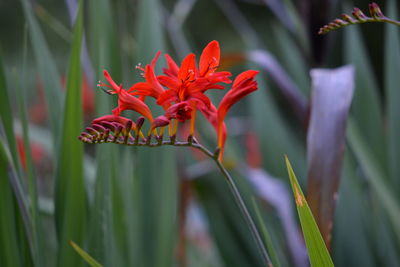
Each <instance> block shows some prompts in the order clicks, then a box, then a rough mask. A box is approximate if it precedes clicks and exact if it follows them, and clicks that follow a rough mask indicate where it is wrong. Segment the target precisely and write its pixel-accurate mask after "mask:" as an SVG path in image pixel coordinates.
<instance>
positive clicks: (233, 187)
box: [175, 142, 272, 267]
mask: <svg viewBox="0 0 400 267" xmlns="http://www.w3.org/2000/svg"><path fill="white" fill-rule="evenodd" d="M175 145H177V146H190V147H193V148H197V149H198V150H200V151H201V152H203V153H204V154H205V155H207V156H208V157H210V158H211V159H212V160H214V162H215V164H216V165H217V166H218V169H219V170H220V171H221V173H222V175H223V176H224V178H225V180H226V182H227V183H228V185H229V189H230V190H231V192H232V194H233V197H234V198H235V201H236V204H237V205H238V206H239V209H240V211H241V212H242V214H243V217H244V219H245V221H246V223H247V225H248V227H249V229H250V231H251V233H252V235H253V238H254V241H255V242H256V244H257V247H258V249H259V251H260V253H261V256H262V258H263V260H264V262H265V263H266V265H267V266H271V267H272V262H271V259H270V257H269V255H268V253H267V250H266V249H265V246H264V243H263V242H262V240H261V236H260V233H259V232H258V229H257V227H256V225H255V223H254V221H253V219H252V218H251V215H250V213H249V211H248V209H247V207H246V204H245V203H244V201H243V198H242V196H241V195H240V192H239V190H238V188H237V186H236V183H235V181H234V180H233V178H232V176H231V175H230V174H229V172H228V171H227V170H226V168H225V167H224V165H223V164H222V162H221V161H220V160H219V159H218V154H219V153H218V152H217V153H211V152H210V151H209V150H208V149H207V148H205V147H204V146H202V145H200V144H199V143H192V142H182V143H181V142H179V143H175Z"/></svg>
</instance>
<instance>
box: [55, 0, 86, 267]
mask: <svg viewBox="0 0 400 267" xmlns="http://www.w3.org/2000/svg"><path fill="white" fill-rule="evenodd" d="M82 2H83V1H80V4H79V11H78V16H77V20H76V23H75V26H74V30H73V42H72V51H71V56H70V62H69V67H68V75H67V95H66V98H65V105H64V107H65V111H64V120H63V127H62V138H61V144H60V151H59V152H60V154H59V165H58V168H57V179H56V188H55V195H56V203H55V205H56V207H55V208H56V209H55V215H56V227H57V233H58V237H59V238H58V240H59V252H58V266H60V267H61V266H81V265H82V262H81V260H80V259H79V257H78V255H77V254H76V253H74V251H73V250H72V249H71V247H70V246H69V245H68V241H69V240H75V241H77V242H79V243H82V242H83V240H84V237H85V225H86V205H85V204H86V194H85V188H84V179H83V145H82V143H81V142H79V140H78V139H77V138H76V136H78V135H79V132H80V131H81V130H82V102H81V101H82V94H81V84H82V83H81V65H80V51H81V44H82V33H83V4H82Z"/></svg>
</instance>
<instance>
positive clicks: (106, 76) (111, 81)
mask: <svg viewBox="0 0 400 267" xmlns="http://www.w3.org/2000/svg"><path fill="white" fill-rule="evenodd" d="M103 74H104V77H105V78H106V79H107V81H108V83H109V84H110V85H111V88H112V89H114V91H115V92H116V93H119V91H120V90H121V86H118V85H117V84H116V83H115V82H114V80H113V79H112V78H111V76H110V73H108V71H106V70H103Z"/></svg>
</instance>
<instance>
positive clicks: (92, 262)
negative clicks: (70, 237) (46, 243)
mask: <svg viewBox="0 0 400 267" xmlns="http://www.w3.org/2000/svg"><path fill="white" fill-rule="evenodd" d="M69 244H70V245H71V246H72V247H73V248H74V249H75V251H76V252H77V253H78V254H79V255H80V256H81V257H82V258H83V259H84V260H85V261H86V262H87V263H88V264H89V265H90V266H92V267H102V266H103V265H101V264H100V263H98V262H97V261H96V260H95V259H93V258H92V257H91V256H90V255H89V254H88V253H86V251H84V250H83V249H81V248H80V247H79V246H78V245H77V244H75V243H74V242H73V241H69Z"/></svg>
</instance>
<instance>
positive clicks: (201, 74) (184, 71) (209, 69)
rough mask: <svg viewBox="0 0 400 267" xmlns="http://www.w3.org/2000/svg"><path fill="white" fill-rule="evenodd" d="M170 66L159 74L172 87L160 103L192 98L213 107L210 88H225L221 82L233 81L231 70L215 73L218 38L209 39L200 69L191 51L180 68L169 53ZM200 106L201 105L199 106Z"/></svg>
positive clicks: (201, 59) (196, 102)
mask: <svg viewBox="0 0 400 267" xmlns="http://www.w3.org/2000/svg"><path fill="white" fill-rule="evenodd" d="M165 57H166V60H167V65H168V68H166V69H164V74H165V75H161V76H158V80H159V81H160V83H161V84H162V85H164V86H165V87H167V88H169V90H167V91H165V92H164V93H163V94H161V95H160V98H159V99H158V100H157V104H159V105H163V104H164V103H172V102H180V101H187V100H188V101H190V102H191V103H194V104H195V105H196V106H199V108H204V106H205V107H207V108H208V107H210V100H209V98H208V97H207V96H206V95H205V94H204V92H205V91H207V90H208V89H223V88H224V87H223V86H222V85H219V84H218V83H220V82H223V83H231V80H230V79H229V78H228V77H229V76H231V73H230V72H226V71H225V72H215V71H216V69H217V67H218V65H219V61H220V48H219V44H218V42H217V41H212V42H210V43H209V44H208V45H207V46H206V47H205V48H204V50H203V52H202V54H201V56H200V63H199V68H197V67H196V57H195V55H194V54H189V55H188V56H186V58H185V59H184V60H183V61H182V64H181V66H180V68H178V66H177V64H176V63H175V62H174V61H173V60H172V58H171V57H170V56H169V55H168V54H167V55H165ZM200 106H201V107H200Z"/></svg>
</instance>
